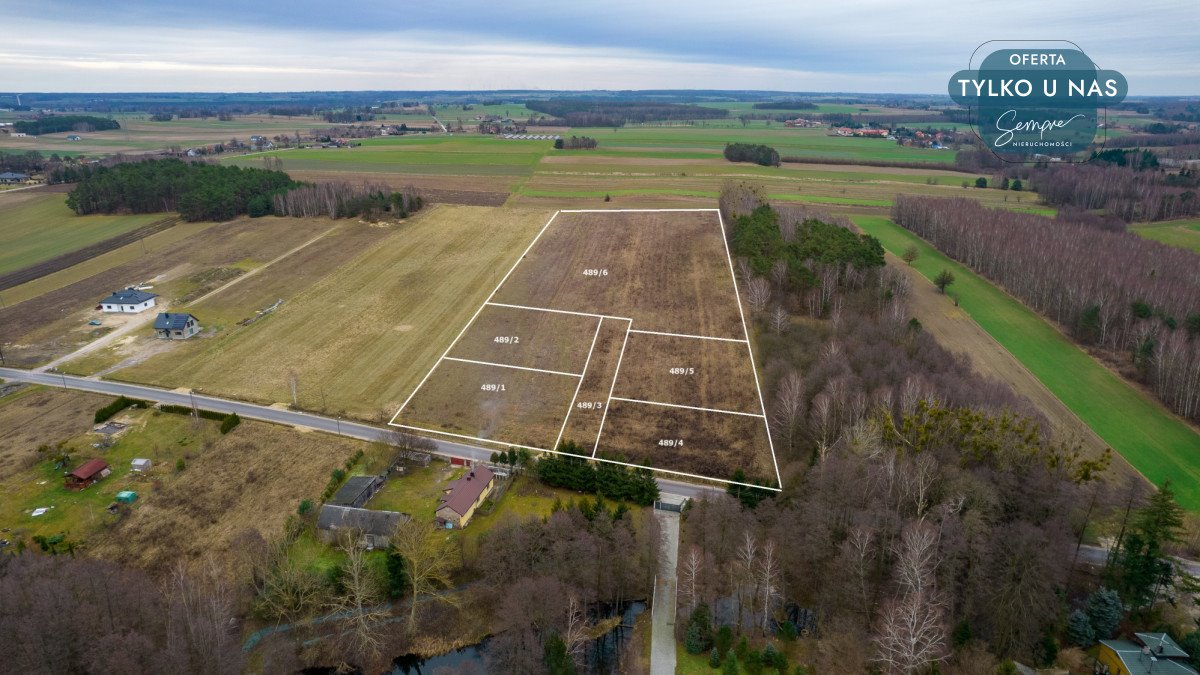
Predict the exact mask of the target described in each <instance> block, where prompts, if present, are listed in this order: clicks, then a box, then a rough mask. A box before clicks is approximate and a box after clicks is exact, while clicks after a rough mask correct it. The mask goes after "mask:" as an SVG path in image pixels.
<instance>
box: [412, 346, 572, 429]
mask: <svg viewBox="0 0 1200 675" xmlns="http://www.w3.org/2000/svg"><path fill="white" fill-rule="evenodd" d="M578 384H579V378H577V377H569V376H566V375H554V374H550V373H541V372H533V371H529V370H517V369H515V368H507V367H502V366H491V365H481V364H477V363H464V362H462V361H452V360H449V359H447V360H444V361H442V362H441V363H440V364H439V365H438V366H437V376H436V377H431V378H429V379H428V380H427V381H426V382H425V385H424V386H422V387H421V389H420V390H419V391H418V392H417V395H416V396H414V397H413V398H412V400H410V401H409V402H408V405H407V406H405V408H404V412H403V414H401V415H400V417H399V418H398V419H397V420H395V421H396V423H397V424H402V425H411V426H414V427H419V428H423V429H428V430H433V431H442V432H447V433H450V434H456V435H464V436H470V437H472V438H479V439H484V440H487V439H493V438H496V439H502V440H503V441H504V442H506V443H518V444H521V445H529V446H531V447H535V448H549V447H551V446H553V445H554V440H555V438H557V437H558V431H559V428H560V425H561V424H562V418H563V415H565V414H566V412H567V406H568V405H569V401H570V400H571V396H572V395H573V394H574V392H575V388H576V386H578Z"/></svg>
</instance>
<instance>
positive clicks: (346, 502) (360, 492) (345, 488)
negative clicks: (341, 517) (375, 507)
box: [328, 476, 383, 508]
mask: <svg viewBox="0 0 1200 675" xmlns="http://www.w3.org/2000/svg"><path fill="white" fill-rule="evenodd" d="M381 487H383V478H381V477H379V476H351V477H350V478H347V479H346V483H345V484H344V485H342V487H341V488H339V489H338V491H337V492H335V493H334V495H333V499H330V500H329V502H328V503H329V504H333V505H334V506H351V507H354V508H361V507H363V506H364V505H366V503H367V501H368V500H369V499H371V497H373V496H375V493H376V492H378V491H379V488H381Z"/></svg>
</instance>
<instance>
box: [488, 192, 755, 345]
mask: <svg viewBox="0 0 1200 675" xmlns="http://www.w3.org/2000/svg"><path fill="white" fill-rule="evenodd" d="M494 301H495V302H499V303H508V304H514V305H531V306H535V307H543V308H548V309H558V310H565V311H574V312H590V313H594V314H603V315H606V316H618V317H628V318H631V319H633V322H634V327H635V328H641V329H644V330H657V331H663V332H669V333H686V334H690V335H709V336H715V337H729V338H739V339H740V338H741V337H742V324H741V319H740V316H739V314H738V311H737V301H736V298H735V293H734V289H733V281H732V278H731V277H730V273H729V268H728V262H727V259H726V256H725V254H724V245H723V243H722V241H721V229H720V227H719V226H718V224H717V222H716V216H715V213H713V212H709V211H643V212H625V211H613V212H610V213H597V212H587V213H572V212H567V211H564V212H562V213H560V214H559V216H558V218H557V219H556V220H555V222H554V225H553V227H551V228H549V229H548V230H547V231H546V233H545V234H544V235H543V236H542V238H541V239H540V240H539V241H538V243H537V246H535V247H534V248H533V250H531V251H530V252H529V254H528V255H526V256H525V258H524V259H523V260H522V262H521V265H519V266H518V267H517V268H516V270H515V271H514V272H513V274H512V276H510V277H509V278H508V280H507V281H505V283H504V285H503V287H501V288H500V290H499V291H498V292H497V293H496V296H495V298H494Z"/></svg>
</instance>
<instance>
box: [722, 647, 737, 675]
mask: <svg viewBox="0 0 1200 675" xmlns="http://www.w3.org/2000/svg"><path fill="white" fill-rule="evenodd" d="M721 675H738V660H737V656H735V655H734V654H733V653H732V652H730V653H729V654H726V655H725V663H723V664H722V665H721Z"/></svg>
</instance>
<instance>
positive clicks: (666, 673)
mask: <svg viewBox="0 0 1200 675" xmlns="http://www.w3.org/2000/svg"><path fill="white" fill-rule="evenodd" d="M654 517H655V518H656V519H657V520H658V524H659V526H660V528H661V533H660V535H659V536H660V537H661V541H660V542H659V556H658V574H657V575H655V577H654V604H653V605H651V616H650V621H651V623H650V675H674V673H675V665H676V664H675V610H676V593H677V592H678V585H677V578H676V576H675V568H676V564H677V563H678V559H679V514H678V513H674V512H671V511H659V510H655V511H654Z"/></svg>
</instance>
